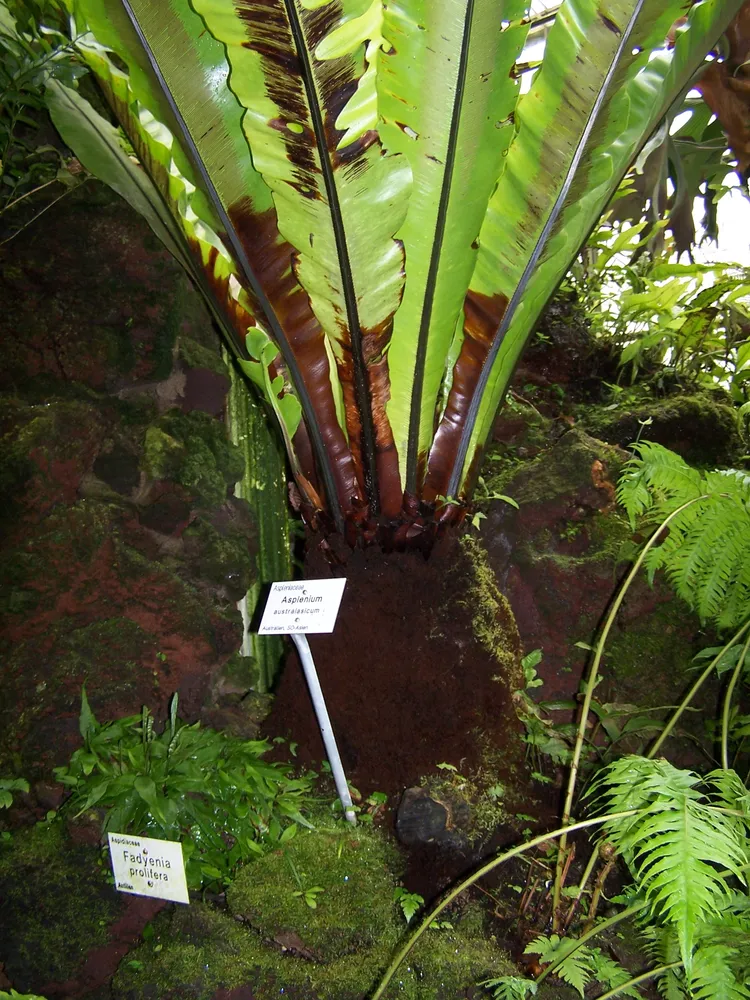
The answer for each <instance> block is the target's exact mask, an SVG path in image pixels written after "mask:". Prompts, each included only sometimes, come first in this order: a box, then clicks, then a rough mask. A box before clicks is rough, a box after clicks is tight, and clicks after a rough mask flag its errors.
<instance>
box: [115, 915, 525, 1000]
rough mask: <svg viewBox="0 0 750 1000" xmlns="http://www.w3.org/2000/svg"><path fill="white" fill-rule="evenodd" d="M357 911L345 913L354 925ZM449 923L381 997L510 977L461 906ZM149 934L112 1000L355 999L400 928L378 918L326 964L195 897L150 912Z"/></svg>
mask: <svg viewBox="0 0 750 1000" xmlns="http://www.w3.org/2000/svg"><path fill="white" fill-rule="evenodd" d="M362 916H363V914H362V911H354V912H352V913H350V915H349V919H350V922H351V923H352V924H356V923H357V922H358V921H359V920H360V919H361V918H362ZM453 923H454V927H453V929H444V930H440V931H431V932H429V933H428V934H426V935H425V936H424V937H423V938H422V940H421V941H420V942H419V944H418V945H417V947H416V948H415V950H414V952H413V953H412V954H411V955H410V956H409V958H408V959H407V960H406V962H404V963H403V965H402V966H401V967H400V968H399V970H398V971H397V973H396V975H395V977H394V979H393V980H392V982H391V985H390V987H389V988H388V990H387V991H386V994H385V997H386V1000H393V998H396V997H398V998H401V1000H461V998H468V997H479V996H482V995H484V994H483V992H482V991H480V990H479V989H478V988H477V985H476V984H477V983H478V982H480V981H481V980H482V979H485V978H488V977H492V976H501V975H506V974H511V973H512V971H513V967H512V965H511V963H510V962H509V960H508V958H507V956H506V955H505V954H504V953H503V952H502V951H501V950H500V949H499V948H498V947H497V945H496V943H495V941H494V939H492V938H491V937H488V935H487V930H486V928H485V926H484V921H483V918H482V915H481V913H480V912H479V911H478V910H475V909H474V908H473V907H469V908H468V909H467V910H466V911H465V913H464V915H463V916H462V917H459V918H456V919H455V920H454V921H453ZM154 930H155V934H154V937H153V938H152V939H151V940H150V941H149V942H148V943H146V944H144V945H142V946H141V947H140V948H139V949H138V950H137V951H135V952H131V953H130V954H129V955H128V957H127V959H126V960H125V961H123V963H122V964H121V966H120V969H119V971H118V973H117V976H116V977H115V979H114V981H113V985H112V998H113V1000H211V998H214V997H218V996H226V993H225V992H224V991H229V990H234V989H237V990H241V989H242V988H243V987H244V988H245V989H246V990H247V991H248V995H251V996H252V997H253V998H254V1000H276V998H278V997H279V996H284V997H290V998H292V1000H363V997H365V996H368V995H369V994H370V993H371V992H372V990H373V989H374V987H375V985H376V984H377V983H378V981H379V980H380V977H381V976H382V974H383V972H384V970H385V968H386V967H387V965H388V962H389V960H390V958H391V955H392V953H393V951H394V949H395V947H396V945H397V943H398V941H399V938H400V937H401V935H402V934H403V933H404V925H403V922H401V923H400V924H399V923H398V922H396V921H394V920H392V919H391V920H389V921H388V922H387V923H384V924H383V925H382V926H381V927H380V930H379V934H378V938H377V941H376V942H374V944H373V945H372V946H371V947H369V948H361V949H360V950H358V951H357V952H354V953H350V954H346V955H344V956H343V957H341V958H338V959H335V960H333V961H331V962H329V963H326V964H320V963H316V962H314V961H311V960H308V959H305V958H302V957H300V955H299V954H298V953H296V952H295V951H294V950H293V949H290V948H287V949H283V948H282V947H280V946H279V945H278V944H274V943H273V942H269V941H264V940H263V938H262V937H261V936H260V935H259V934H258V933H257V932H255V931H254V930H252V929H251V928H249V927H245V926H242V925H241V924H238V923H237V922H236V921H234V920H232V919H231V918H229V917H228V916H226V915H225V914H223V913H221V912H218V911H216V910H213V909H211V908H210V907H208V906H206V905H203V904H194V905H192V906H191V907H190V908H189V909H188V908H187V907H182V908H179V909H177V910H175V911H173V912H172V913H171V914H169V915H166V914H165V915H164V916H162V917H160V918H158V919H157V921H156V922H155V924H154Z"/></svg>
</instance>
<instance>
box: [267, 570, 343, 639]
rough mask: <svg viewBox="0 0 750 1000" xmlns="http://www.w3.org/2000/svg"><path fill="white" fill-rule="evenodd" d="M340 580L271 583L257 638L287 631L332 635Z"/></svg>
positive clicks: (341, 586)
mask: <svg viewBox="0 0 750 1000" xmlns="http://www.w3.org/2000/svg"><path fill="white" fill-rule="evenodd" d="M345 586H346V579H345V578H344V577H336V578H335V579H333V580H299V581H295V582H285V583H272V584H271V592H270V593H269V595H268V602H267V604H266V610H265V611H264V612H263V618H262V619H261V622H260V628H259V629H258V634H259V635H274V634H277V633H284V632H286V633H289V632H333V626H334V625H335V624H336V617H337V615H338V613H339V606H340V604H341V597H342V595H343V593H344V587H345Z"/></svg>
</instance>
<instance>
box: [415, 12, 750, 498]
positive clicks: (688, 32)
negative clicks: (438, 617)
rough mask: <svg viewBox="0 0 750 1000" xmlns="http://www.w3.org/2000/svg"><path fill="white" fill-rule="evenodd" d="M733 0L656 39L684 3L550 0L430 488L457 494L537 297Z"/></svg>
mask: <svg viewBox="0 0 750 1000" xmlns="http://www.w3.org/2000/svg"><path fill="white" fill-rule="evenodd" d="M738 7H739V3H737V4H735V3H725V2H722V0H704V2H703V3H699V4H697V5H695V6H694V7H693V8H692V10H691V11H690V15H689V18H688V24H687V26H686V27H685V29H684V30H683V31H682V32H681V33H680V34H679V35H678V37H677V40H676V43H675V45H674V47H673V48H671V49H668V48H666V47H665V39H666V36H667V33H668V31H669V29H670V27H671V25H672V24H673V22H674V21H675V20H676V19H677V18H679V17H681V16H682V15H683V13H684V8H683V5H682V4H681V3H679V2H676V0H673V2H670V3H660V2H657V0H638V2H636V3H632V2H629V0H619V2H616V3H615V4H614V5H613V4H611V3H608V4H606V5H605V4H603V3H600V2H597V0H566V2H564V3H563V4H562V6H561V8H560V11H559V13H558V15H557V17H556V19H555V23H554V25H553V28H552V30H551V31H550V35H549V38H548V41H547V46H546V50H545V58H544V61H543V64H542V69H541V70H540V73H539V75H538V77H537V78H535V80H534V81H533V83H532V87H531V90H530V91H529V93H528V94H526V95H525V96H524V98H523V99H522V100H521V101H520V102H519V106H518V110H517V114H516V121H517V127H518V133H517V135H516V136H515V139H514V140H513V142H512V143H511V146H510V149H509V152H508V157H507V162H506V166H505V169H504V172H503V175H502V177H501V179H500V182H499V184H498V186H497V188H496V190H495V192H494V194H493V196H492V199H491V201H490V205H489V210H488V214H487V217H486V219H485V222H484V224H483V226H482V229H481V231H480V234H479V255H478V258H477V265H476V268H475V270H474V274H473V276H472V279H471V283H470V286H469V293H468V296H467V302H466V322H465V325H464V344H463V349H462V352H461V354H460V355H459V357H458V361H457V363H456V366H455V369H454V374H453V389H452V392H451V395H450V396H449V398H448V402H447V406H446V411H445V414H444V417H443V421H442V423H441V425H440V427H439V428H438V430H437V434H436V438H435V444H434V445H433V449H432V454H431V460H430V464H431V466H432V468H433V470H434V471H433V472H432V474H431V476H430V477H429V482H430V485H429V492H430V493H432V492H433V491H434V492H437V493H444V494H450V495H457V494H458V493H459V491H460V489H461V487H462V485H463V483H464V482H465V481H466V479H467V477H470V472H471V467H472V461H473V455H474V454H475V453H476V450H477V448H478V447H480V446H481V443H482V442H483V441H484V440H485V439H486V437H487V434H488V433H489V430H490V427H491V423H492V420H493V419H494V415H495V413H496V411H497V408H498V405H499V403H500V402H501V400H502V397H503V395H504V392H505V389H506V387H507V384H508V382H509V380H510V376H511V374H512V371H513V368H514V366H515V363H516V361H517V359H518V357H519V355H520V352H521V350H522V348H523V346H524V344H525V343H526V340H527V338H528V336H529V334H530V332H531V329H532V326H533V323H534V321H535V320H536V318H537V316H538V315H539V312H540V311H541V308H542V307H543V305H544V303H545V302H546V300H547V298H548V297H549V295H550V294H551V293H552V291H553V290H554V288H555V286H556V285H557V284H558V282H559V281H560V279H561V278H562V276H563V275H564V273H565V271H566V270H567V268H568V266H569V264H570V262H571V260H572V259H573V257H574V255H575V253H576V252H577V250H578V248H579V247H580V245H581V244H582V243H583V241H584V240H585V238H586V235H587V233H588V231H589V229H590V227H591V225H592V223H593V221H594V220H595V219H596V218H597V217H598V215H599V214H600V213H601V211H603V209H604V206H605V205H606V203H607V201H608V200H609V198H610V197H611V195H612V193H613V192H614V190H615V188H616V186H617V184H618V183H619V181H620V179H621V178H622V176H623V175H624V173H625V171H626V170H627V168H628V167H629V166H630V164H631V163H632V161H633V159H634V157H635V155H636V154H637V152H638V150H639V148H640V146H641V145H642V143H643V142H644V141H645V139H646V138H647V137H648V135H649V133H650V132H651V131H652V130H653V128H654V127H655V126H656V125H657V124H658V122H659V121H660V119H661V118H662V117H663V115H664V114H665V113H666V111H667V110H668V108H669V106H670V105H671V103H672V101H673V100H674V99H675V98H676V96H677V95H678V94H679V92H680V90H681V89H682V88H683V87H684V86H686V85H687V84H688V83H689V80H690V78H691V76H692V74H693V73H694V71H695V69H696V68H697V67H698V66H699V65H700V63H701V62H702V60H703V58H704V56H705V53H706V47H707V43H708V44H710V42H711V41H712V40H714V39H716V38H717V37H718V36H719V35H720V33H721V31H722V30H723V29H724V28H725V27H726V25H727V24H728V23H729V21H730V19H731V17H732V15H733V14H734V13H735V12H736V10H737V9H738ZM657 50H658V51H657ZM448 455H453V456H454V457H453V458H448V457H447V456H448ZM447 468H450V469H451V470H452V472H451V476H450V479H449V480H448V481H447V482H446V481H445V473H444V470H445V469H447Z"/></svg>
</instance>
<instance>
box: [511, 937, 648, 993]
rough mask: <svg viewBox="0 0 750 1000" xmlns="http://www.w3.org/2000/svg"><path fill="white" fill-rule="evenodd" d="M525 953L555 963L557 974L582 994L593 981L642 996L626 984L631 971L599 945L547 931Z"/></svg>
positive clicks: (531, 943)
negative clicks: (595, 946) (545, 935)
mask: <svg viewBox="0 0 750 1000" xmlns="http://www.w3.org/2000/svg"><path fill="white" fill-rule="evenodd" d="M524 954H526V955H538V956H539V961H540V962H541V963H543V964H545V965H554V966H555V968H556V974H557V976H558V977H559V978H560V979H562V980H563V981H564V982H566V983H568V985H569V986H572V987H573V989H574V990H575V991H576V992H577V993H578V995H579V996H581V997H582V996H583V995H584V991H585V989H586V986H587V985H588V983H589V982H590V981H592V980H594V981H596V982H598V983H600V984H602V985H603V986H605V987H606V988H608V989H613V988H615V987H622V990H621V992H622V993H623V995H625V996H631V997H634V998H635V1000H640V998H641V994H640V993H639V992H638V990H637V989H635V987H632V986H626V985H625V984H627V983H628V982H629V981H630V979H631V976H630V973H629V972H628V971H627V970H626V969H623V967H622V966H621V965H620V963H619V962H615V961H614V960H613V959H611V958H610V957H609V956H608V955H605V954H604V953H603V952H602V950H601V948H590V947H588V946H587V945H580V944H579V942H578V941H576V940H575V939H574V938H565V937H563V938H561V937H559V936H558V935H557V934H550V935H549V937H544V936H540V937H538V938H536V939H535V940H534V941H531V942H530V943H529V944H528V945H527V947H526V949H525V951H524Z"/></svg>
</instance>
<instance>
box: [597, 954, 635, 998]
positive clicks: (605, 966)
mask: <svg viewBox="0 0 750 1000" xmlns="http://www.w3.org/2000/svg"><path fill="white" fill-rule="evenodd" d="M587 950H588V958H589V964H590V967H591V976H592V978H593V979H595V980H596V981H597V982H598V983H601V984H602V986H604V987H605V988H606V989H607V990H608V991H609V990H614V989H616V988H617V987H618V986H624V984H625V983H627V982H629V980H630V979H632V975H631V973H629V972H628V970H627V969H624V968H623V967H622V966H621V965H620V963H619V962H616V961H615V960H614V959H613V958H610V957H609V955H605V953H604V952H603V951H602V950H601V948H589V949H587ZM621 995H622V996H624V997H633V1000H641V997H642V995H641V993H639V992H638V989H637V988H636V987H635V986H627V987H626V988H625V989H623V990H621Z"/></svg>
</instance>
